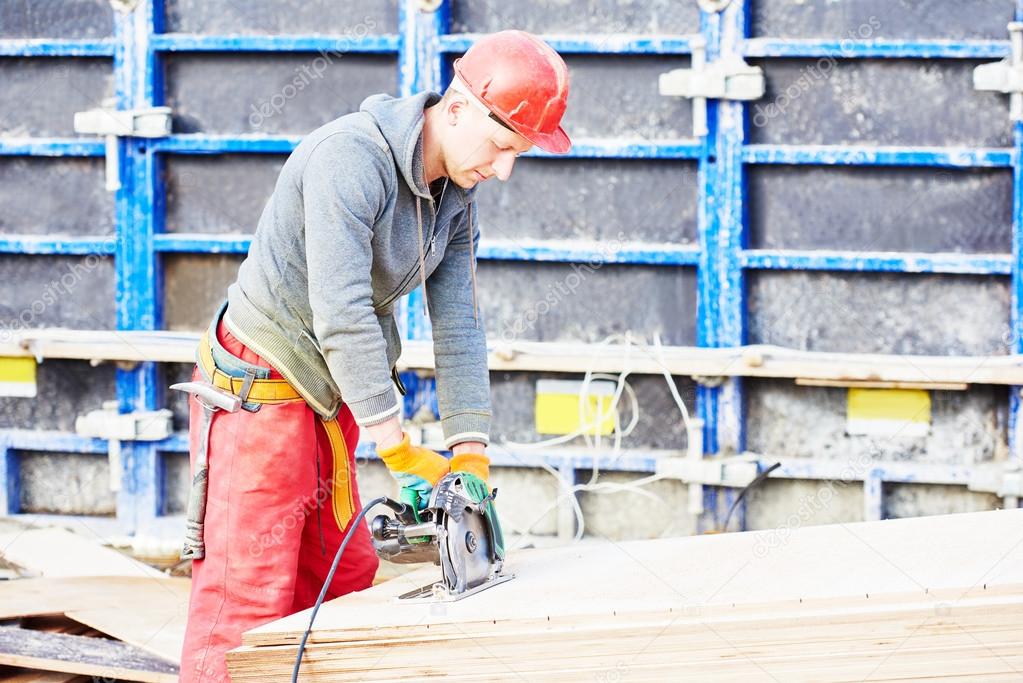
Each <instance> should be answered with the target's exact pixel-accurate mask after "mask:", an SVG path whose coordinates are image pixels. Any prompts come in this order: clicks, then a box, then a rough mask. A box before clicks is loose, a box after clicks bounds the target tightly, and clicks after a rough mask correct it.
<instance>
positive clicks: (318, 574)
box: [181, 320, 378, 683]
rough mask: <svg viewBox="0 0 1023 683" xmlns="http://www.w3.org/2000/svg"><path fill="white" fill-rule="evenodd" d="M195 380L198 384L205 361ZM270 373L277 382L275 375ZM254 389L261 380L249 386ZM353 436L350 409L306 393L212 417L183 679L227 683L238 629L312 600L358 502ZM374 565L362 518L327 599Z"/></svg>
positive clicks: (237, 350)
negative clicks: (315, 403) (316, 408)
mask: <svg viewBox="0 0 1023 683" xmlns="http://www.w3.org/2000/svg"><path fill="white" fill-rule="evenodd" d="M215 329H216V334H217V341H219V343H220V345H221V346H222V347H223V349H224V350H226V351H227V352H229V353H230V354H231V355H232V356H234V357H236V359H238V360H240V361H242V362H246V363H249V364H254V365H257V366H260V367H264V368H269V367H270V364H269V363H267V362H265V361H264V360H263V359H262V358H260V357H259V356H258V355H256V354H255V353H253V352H252V351H251V350H250V349H249V348H248V347H246V346H244V345H243V344H242V343H241V342H239V341H238V340H237V339H236V338H235V337H234V336H233V335H231V333H230V332H228V331H227V329H226V328H225V326H224V323H223V321H222V320H221V321H220V322H219V324H218V325H217V326H216V328H215ZM207 348H208V347H207ZM200 362H202V361H200ZM210 362H212V361H210ZM192 379H193V381H200V380H202V376H201V375H200V372H199V366H198V365H196V368H195V370H194V371H193V373H192ZM266 379H271V380H281V379H282V377H281V375H280V374H279V373H278V372H276V371H275V370H272V371H271V373H270V375H269V377H268V378H266ZM259 386H260V380H256V381H255V382H254V386H253V393H255V392H256V389H257V388H258V387H259ZM189 409H190V424H191V430H190V434H189V440H190V451H191V471H192V473H193V474H194V472H195V458H196V454H197V450H198V443H199V436H200V435H199V433H198V425H199V424H200V411H201V410H202V408H201V407H200V405H199V404H198V402H197V401H196V399H195V397H194V396H192V397H190V398H189ZM358 441H359V427H358V425H356V423H355V419H354V418H353V417H352V414H351V411H349V409H348V406H347V405H346V406H343V407H342V408H341V412H340V413H339V414H338V416H337V418H336V419H335V420H331V421H324V420H322V419H321V418H320V417H319V416H317V415H316V414H315V413H314V412H313V410H312V409H311V408H310V407H309V406H308V405H307V404H306V403H305V401H304V400H302V399H301V398H300V397H299V398H296V399H290V400H283V401H281V400H274V401H268V402H265V403H261V405H260V406H259V410H258V411H256V412H250V411H248V410H245V409H242V410H239V411H238V412H236V413H225V412H217V413H215V414H214V416H213V422H212V425H211V428H210V435H209V447H208V463H209V480H208V481H209V484H208V494H207V499H206V514H205V518H204V521H205V538H204V540H205V557H204V558H203V559H201V560H194V561H193V563H192V592H191V599H190V602H189V608H188V625H187V628H186V631H185V644H184V648H183V651H182V656H181V681H182V682H183V683H191V682H193V681H203V682H211V681H216V682H218V683H219V682H221V681H227V680H228V675H227V664H226V661H225V653H226V652H227V651H228V650H230V649H232V648H235V647H237V646H239V645H240V644H241V636H242V632H243V631H247V630H249V629H251V628H254V627H256V626H259V625H261V624H265V623H267V622H269V621H273V620H275V619H279V618H281V617H284V616H287V615H289V614H292V613H294V612H298V611H300V610H304V609H307V608H309V607H312V605H313V603H314V602H315V601H316V597H317V596H318V595H319V592H320V589H321V588H322V586H323V582H324V580H325V579H326V577H327V572H328V571H329V569H330V565H331V562H332V561H333V559H334V553H335V552H337V548H338V546H339V545H340V544H341V540H342V539H343V538H344V535H345V533H346V532H347V529H348V526H349V525H350V523H351V521H352V519H353V518H354V516H355V515H356V514H358V512H359V510H360V509H361V507H362V503H361V502H360V501H359V494H358V489H357V487H356V481H355V469H356V466H355V447H356V445H357V444H358ZM317 463H318V464H319V467H318V469H317ZM318 510H319V522H320V523H318V515H317V511H318ZM321 531H322V545H321ZM377 564H378V560H377V557H376V554H375V553H374V551H373V547H372V544H371V542H370V536H369V532H368V529H367V527H366V525H365V524H364V523H360V525H359V529H358V530H357V531H356V532H355V535H354V536H353V538H352V540H351V542H350V543H349V544H348V548H347V549H346V550H345V554H344V556H343V557H342V559H341V564H340V566H339V567H338V570H337V572H336V573H335V575H334V580H333V582H332V583H331V586H330V589H329V591H328V592H327V596H326V597H327V599H331V598H335V597H337V596H339V595H343V594H345V593H350V592H352V591H356V590H362V589H363V588H367V587H368V586H370V585H371V584H372V581H373V576H374V574H375V573H376V569H377Z"/></svg>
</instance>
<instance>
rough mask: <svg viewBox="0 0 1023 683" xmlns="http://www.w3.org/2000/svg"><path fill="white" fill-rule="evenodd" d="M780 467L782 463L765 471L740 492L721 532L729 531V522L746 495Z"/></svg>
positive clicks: (730, 508)
mask: <svg viewBox="0 0 1023 683" xmlns="http://www.w3.org/2000/svg"><path fill="white" fill-rule="evenodd" d="M779 467H781V463H780V462H776V463H774V464H773V465H771V466H770V467H768V468H767V469H766V470H764V471H763V472H761V473H760V474H758V475H757V476H756V477H754V478H753V481H751V482H750V483H748V484H746V486H745V487H744V488H743V489H742V491H741V492H739V496H738V497H737V498H736V499H735V500H734V501H732V505H731V507H729V508H728V514H727V515H725V523H724V524H722V525H721V531H728V522H729V521H730V520H731V519H732V513H733V512H735V508H737V507H738V506H739V503H740V502H742V499H743V498H745V497H746V494H747V493H749V492H750V490H751V489H754V488H756V487H757V486H759V485H760V484H761V483H762V482H763V481H764V480H765V479H767V477H769V476H770V475H771V472H774V471H775V470H776V469H778V468H779Z"/></svg>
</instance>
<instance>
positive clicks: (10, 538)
mask: <svg viewBox="0 0 1023 683" xmlns="http://www.w3.org/2000/svg"><path fill="white" fill-rule="evenodd" d="M0 556H2V557H3V558H4V559H5V560H6V561H8V562H10V563H11V564H15V565H17V566H19V567H24V568H25V569H27V570H29V571H30V572H31V573H32V574H34V575H37V576H47V577H57V576H143V577H149V578H154V579H166V578H168V577H167V575H166V574H164V573H163V572H161V571H159V570H157V569H154V568H153V567H150V566H149V565H147V564H144V563H142V562H139V561H137V560H135V559H132V558H131V557H128V556H127V555H125V554H123V553H119V552H117V551H116V550H114V549H112V548H107V547H105V546H103V545H102V544H101V543H99V541H98V540H92V539H90V538H86V537H84V536H81V535H80V534H75V533H72V532H70V531H67V530H66V529H61V528H57V527H50V528H42V529H28V530H25V531H17V532H10V533H6V534H0Z"/></svg>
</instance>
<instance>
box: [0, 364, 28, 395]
mask: <svg viewBox="0 0 1023 683" xmlns="http://www.w3.org/2000/svg"><path fill="white" fill-rule="evenodd" d="M35 395H36V360H35V358H30V357H23V356H0V396H21V397H26V398H31V397H34V396H35Z"/></svg>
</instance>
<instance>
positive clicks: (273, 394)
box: [199, 331, 302, 403]
mask: <svg viewBox="0 0 1023 683" xmlns="http://www.w3.org/2000/svg"><path fill="white" fill-rule="evenodd" d="M199 363H200V365H201V366H202V371H203V373H204V374H205V375H206V376H207V377H209V378H210V382H212V383H213V384H214V385H215V386H217V387H219V388H220V389H224V390H226V391H230V392H231V393H232V394H235V395H241V390H242V385H243V384H244V383H245V378H244V377H231V376H230V375H228V374H227V373H225V372H223V371H221V370H220V369H218V368H217V366H216V364H215V363H214V362H213V353H212V352H211V351H210V340H209V332H208V331H207V332H203V335H202V338H201V339H200V340H199ZM297 398H302V395H301V394H300V393H298V392H297V391H295V388H294V387H293V386H291V385H290V384H288V380H286V379H255V380H252V386H251V387H250V388H249V393H248V395H247V396H246V397H245V399H244V400H246V401H253V402H255V403H280V402H282V401H293V400H295V399H297Z"/></svg>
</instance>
